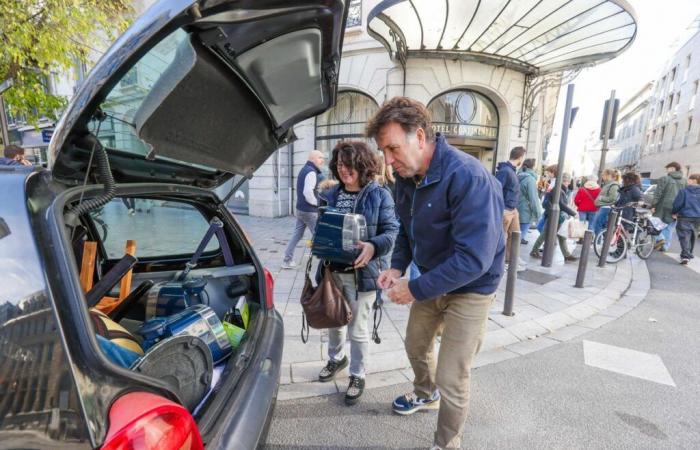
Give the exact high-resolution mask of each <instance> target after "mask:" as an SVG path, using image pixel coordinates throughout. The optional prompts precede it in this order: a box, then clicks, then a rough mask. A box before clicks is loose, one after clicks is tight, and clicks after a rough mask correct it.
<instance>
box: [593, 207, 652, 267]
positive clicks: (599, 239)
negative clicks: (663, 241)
mask: <svg viewBox="0 0 700 450" xmlns="http://www.w3.org/2000/svg"><path fill="white" fill-rule="evenodd" d="M640 206H643V205H641V204H640V203H628V204H626V205H624V206H619V207H616V206H613V207H612V210H613V211H618V212H619V214H618V216H617V223H616V224H615V228H614V230H615V232H614V235H613V237H612V239H611V240H610V249H609V250H608V256H607V257H606V260H607V262H609V263H616V262H619V261H621V260H622V259H623V258H624V257H626V256H627V252H628V251H630V250H634V252H635V253H636V254H637V256H639V257H640V258H641V259H647V258H649V257H650V256H651V253H652V252H653V251H654V243H655V239H654V237H655V236H656V235H658V234H659V233H658V231H657V230H656V228H654V226H653V225H652V223H651V220H650V219H651V210H649V209H647V208H644V207H640ZM630 207H633V208H634V217H633V219H632V220H629V219H625V218H624V217H622V210H624V209H625V208H630ZM606 234H607V228H606V229H605V230H603V231H601V232H600V233H598V235H597V236H596V237H595V241H594V242H593V250H594V251H595V254H596V255H597V256H598V257H600V254H601V251H602V250H603V243H604V242H605V236H606Z"/></svg>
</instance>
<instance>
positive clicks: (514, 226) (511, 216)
mask: <svg viewBox="0 0 700 450" xmlns="http://www.w3.org/2000/svg"><path fill="white" fill-rule="evenodd" d="M511 231H520V215H519V214H518V210H517V209H513V210H508V209H506V210H504V211H503V232H504V233H505V234H506V263H510V241H511V240H512V238H511V235H510V233H511ZM517 263H518V261H515V264H517Z"/></svg>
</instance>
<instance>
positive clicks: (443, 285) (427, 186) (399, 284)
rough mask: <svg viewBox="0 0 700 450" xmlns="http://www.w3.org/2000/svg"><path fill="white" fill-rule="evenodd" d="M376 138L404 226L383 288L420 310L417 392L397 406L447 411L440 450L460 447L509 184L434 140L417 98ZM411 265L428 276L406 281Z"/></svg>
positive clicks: (498, 263)
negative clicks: (505, 189) (393, 175)
mask: <svg viewBox="0 0 700 450" xmlns="http://www.w3.org/2000/svg"><path fill="white" fill-rule="evenodd" d="M367 135H368V137H370V138H374V139H375V140H376V142H377V145H378V147H379V149H380V150H381V151H383V152H384V157H385V159H386V162H387V164H392V165H393V167H394V169H395V170H396V172H397V173H398V177H397V179H396V212H397V215H398V217H399V221H400V224H401V226H400V228H399V235H398V237H397V238H396V243H395V247H394V252H393V254H392V259H391V269H389V270H387V271H384V272H382V273H381V275H380V276H379V285H380V287H381V288H382V289H387V290H388V291H387V295H388V297H389V299H390V300H391V301H392V302H394V303H397V304H400V305H409V304H410V305H411V310H410V314H409V319H408V324H407V327H406V341H405V345H406V353H407V355H408V360H409V361H410V362H411V367H412V368H413V373H414V381H413V391H412V392H410V393H407V394H405V395H401V396H400V397H398V398H396V399H395V400H394V402H393V404H392V409H393V411H394V412H395V413H397V414H401V415H409V414H413V413H415V412H416V411H419V410H422V409H437V408H439V412H438V418H437V430H436V432H435V435H434V441H433V443H434V445H433V449H445V448H459V447H460V445H461V434H462V428H463V426H464V422H465V420H466V418H467V414H468V406H469V383H470V372H471V365H472V361H473V358H474V355H475V354H476V353H477V352H478V351H479V347H480V346H481V343H482V341H483V338H484V332H485V329H486V320H487V318H488V312H489V309H490V308H491V305H492V303H493V300H494V298H495V296H496V290H497V288H498V285H499V282H500V280H501V277H502V276H503V263H504V256H505V238H504V236H503V210H504V204H503V194H502V188H501V186H500V185H499V183H498V181H497V180H496V178H495V177H494V176H493V175H491V174H490V173H489V172H488V171H487V170H486V168H485V167H484V166H483V165H482V164H481V162H479V160H477V159H476V158H474V157H472V156H470V155H468V154H467V153H464V152H461V151H459V150H457V149H456V148H454V147H452V146H450V145H449V144H448V143H447V141H446V140H445V137H444V136H442V135H440V134H437V135H434V133H433V128H432V125H431V121H430V115H429V113H428V111H427V109H426V108H425V107H424V106H423V105H422V104H421V103H418V102H417V101H415V100H412V99H409V98H407V97H395V98H393V99H391V100H389V101H388V102H387V103H385V104H384V105H383V106H382V107H381V108H380V109H379V111H377V113H376V114H375V115H374V117H373V118H372V119H370V121H369V123H368V125H367ZM411 260H414V261H415V263H416V264H417V266H418V268H419V269H420V276H418V277H417V278H416V279H414V280H411V281H408V280H406V279H401V278H400V277H401V276H402V275H403V274H404V273H405V272H406V269H407V268H408V266H409V263H410V262H411ZM438 333H441V335H442V338H441V344H440V352H439V355H437V358H436V355H435V340H436V337H437V335H438Z"/></svg>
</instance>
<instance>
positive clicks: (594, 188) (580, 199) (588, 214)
mask: <svg viewBox="0 0 700 450" xmlns="http://www.w3.org/2000/svg"><path fill="white" fill-rule="evenodd" d="M599 194H600V186H599V185H598V177H596V176H595V175H589V176H588V177H587V178H586V181H585V182H584V183H583V186H581V187H580V188H579V190H578V191H577V192H576V196H575V197H574V205H576V209H578V218H579V219H581V220H582V221H584V222H587V223H588V229H589V230H593V219H594V218H595V213H596V212H598V207H597V206H596V205H595V199H596V198H598V195H599Z"/></svg>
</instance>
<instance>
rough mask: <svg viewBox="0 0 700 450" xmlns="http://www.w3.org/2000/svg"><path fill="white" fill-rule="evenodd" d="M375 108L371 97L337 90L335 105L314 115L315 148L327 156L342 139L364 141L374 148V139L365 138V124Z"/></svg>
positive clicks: (376, 107)
mask: <svg viewBox="0 0 700 450" xmlns="http://www.w3.org/2000/svg"><path fill="white" fill-rule="evenodd" d="M377 109H379V108H378V106H377V103H375V101H374V100H373V99H372V98H371V97H368V96H366V95H364V94H361V93H359V92H355V91H345V92H339V93H338V99H337V101H336V104H335V107H333V108H332V109H329V110H328V111H326V112H325V113H323V114H321V115H320V116H318V117H316V148H317V149H318V150H320V151H322V152H324V153H325V154H326V156H328V157H329V158H330V153H331V150H333V147H335V145H336V144H337V143H338V142H339V141H343V140H357V141H364V142H367V143H368V144H370V146H371V147H372V148H374V141H370V140H369V139H367V138H365V124H366V123H367V121H368V120H369V119H370V118H371V117H372V116H373V115H374V113H375V112H377Z"/></svg>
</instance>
